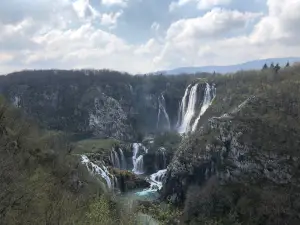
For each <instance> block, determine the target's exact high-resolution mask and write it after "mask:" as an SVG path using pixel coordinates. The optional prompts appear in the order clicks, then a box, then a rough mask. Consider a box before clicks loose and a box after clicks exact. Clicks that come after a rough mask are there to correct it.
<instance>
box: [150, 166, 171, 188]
mask: <svg viewBox="0 0 300 225" xmlns="http://www.w3.org/2000/svg"><path fill="white" fill-rule="evenodd" d="M166 172H167V169H163V170H159V171H157V172H156V173H154V174H151V175H150V181H151V186H150V188H151V189H152V190H160V189H161V188H162V182H163V179H164V178H165V176H166Z"/></svg>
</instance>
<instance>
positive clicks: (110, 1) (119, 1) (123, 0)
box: [102, 0, 128, 7]
mask: <svg viewBox="0 0 300 225" xmlns="http://www.w3.org/2000/svg"><path fill="white" fill-rule="evenodd" d="M127 2H128V0H102V4H103V5H106V6H113V5H117V6H122V7H125V6H127Z"/></svg>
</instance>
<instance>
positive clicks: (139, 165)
mask: <svg viewBox="0 0 300 225" xmlns="http://www.w3.org/2000/svg"><path fill="white" fill-rule="evenodd" d="M132 148H133V156H132V164H133V170H132V172H134V173H135V174H143V173H144V158H143V155H144V154H145V153H148V149H147V148H146V147H145V146H143V145H142V144H141V143H133V145H132ZM140 149H142V150H143V152H142V153H140Z"/></svg>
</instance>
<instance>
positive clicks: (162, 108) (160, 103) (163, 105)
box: [156, 94, 171, 130]
mask: <svg viewBox="0 0 300 225" xmlns="http://www.w3.org/2000/svg"><path fill="white" fill-rule="evenodd" d="M161 112H163V114H164V116H165V119H166V122H167V129H168V130H170V129H171V123H170V118H169V115H168V113H167V110H166V101H165V97H164V95H163V94H161V95H160V96H159V97H158V114H157V124H156V127H157V128H159V122H160V116H161Z"/></svg>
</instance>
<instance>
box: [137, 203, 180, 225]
mask: <svg viewBox="0 0 300 225" xmlns="http://www.w3.org/2000/svg"><path fill="white" fill-rule="evenodd" d="M138 211H140V212H142V213H146V214H149V215H151V216H153V218H155V219H156V220H158V221H159V222H160V224H162V225H172V224H178V221H179V218H180V217H181V211H180V210H179V209H177V208H175V207H173V206H172V205H169V204H165V203H162V204H155V203H154V204H149V205H143V204H141V205H139V207H138Z"/></svg>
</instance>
